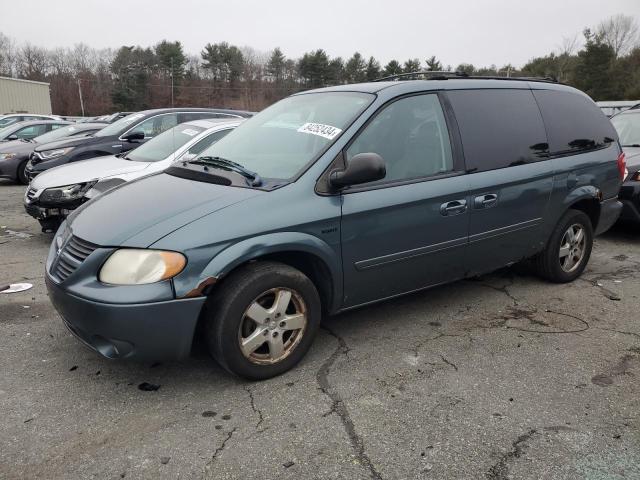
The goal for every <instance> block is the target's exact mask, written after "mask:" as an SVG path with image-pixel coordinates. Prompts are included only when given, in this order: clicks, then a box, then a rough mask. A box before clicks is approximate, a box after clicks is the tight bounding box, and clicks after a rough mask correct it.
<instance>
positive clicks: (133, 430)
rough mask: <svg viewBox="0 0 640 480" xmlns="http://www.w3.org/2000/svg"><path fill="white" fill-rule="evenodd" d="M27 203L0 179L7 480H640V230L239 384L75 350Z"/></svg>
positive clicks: (405, 315) (446, 299)
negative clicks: (566, 263) (24, 286)
mask: <svg viewBox="0 0 640 480" xmlns="http://www.w3.org/2000/svg"><path fill="white" fill-rule="evenodd" d="M23 193H24V187H19V186H16V185H13V184H11V183H10V182H8V181H3V180H0V284H2V283H15V282H30V283H32V284H33V285H34V287H33V288H32V289H31V290H29V291H26V292H22V293H14V294H0V360H1V362H2V370H1V374H0V412H2V415H0V432H1V434H0V478H2V479H31V478H38V479H75V478H99V479H120V478H126V479H165V478H166V479H191V478H197V479H276V478H277V479H307V478H309V479H440V480H441V479H483V478H484V479H490V480H498V479H508V478H513V479H585V478H586V479H632V478H633V479H637V478H640V434H639V429H638V427H639V425H640V396H639V393H640V382H639V375H640V315H639V312H640V301H639V295H640V230H637V229H632V228H630V227H616V228H615V229H614V230H613V231H611V232H609V233H607V234H605V235H604V236H602V237H599V238H598V239H597V241H596V245H595V247H594V251H593V255H592V258H591V262H590V264H589V266H588V269H587V271H586V272H585V273H584V275H583V276H582V278H580V279H579V280H578V281H576V282H574V283H572V284H568V285H554V284H550V283H546V282H544V281H542V280H540V279H538V278H536V277H534V276H532V275H530V274H528V273H527V272H526V271H523V270H522V269H504V270H501V271H499V272H496V273H494V274H492V275H488V276H486V277H482V278H479V279H474V280H467V281H461V282H457V283H454V284H451V285H447V286H444V287H439V288H436V289H433V290H430V291H426V292H422V293H417V294H412V295H409V296H405V297H403V298H400V299H397V300H393V301H389V302H386V303H381V304H378V305H375V306H371V307H367V308H362V309H359V310H357V311H353V312H350V313H347V314H342V315H339V316H336V317H333V318H329V319H326V320H325V321H324V325H323V328H322V330H321V331H320V333H319V335H318V337H317V339H316V341H315V343H314V345H313V347H312V348H311V351H310V352H309V354H308V355H307V357H306V358H305V359H304V360H303V361H302V363H301V364H300V365H299V366H298V367H297V368H295V369H294V370H292V371H290V372H288V373H286V374H285V375H282V376H280V377H277V378H274V379H271V380H268V381H264V382H255V383H251V382H246V381H243V380H240V379H238V378H234V377H232V376H230V375H228V374H227V373H225V372H224V371H223V370H222V369H221V368H219V367H218V366H217V365H216V364H215V363H214V362H213V361H212V360H210V359H209V357H208V356H207V354H206V352H204V351H196V353H195V355H194V357H193V358H191V359H189V360H186V361H184V362H179V363H166V364H140V363H132V362H123V361H108V360H106V359H103V358H101V357H99V356H98V355H97V354H95V353H93V352H91V351H89V350H87V349H86V348H85V347H83V346H82V345H81V344H79V343H78V341H76V340H75V339H74V338H73V337H72V336H71V335H70V334H69V333H68V332H67V331H66V329H65V328H64V326H63V325H62V322H61V321H60V318H59V317H58V315H57V314H56V312H55V311H54V309H53V308H52V306H51V305H50V303H49V301H48V298H47V294H46V289H45V286H44V279H43V269H44V261H45V257H46V254H47V250H48V246H49V243H50V241H51V238H52V236H51V235H47V234H42V233H41V232H40V229H39V226H38V224H37V223H36V222H35V221H34V220H33V219H32V218H31V217H29V216H28V215H26V214H25V213H24V210H23V207H22V195H23ZM114 217H115V215H114ZM112 220H113V219H112ZM122 220H123V221H125V218H123V219H122ZM145 384H146V385H145ZM141 386H142V387H141ZM156 387H158V388H156Z"/></svg>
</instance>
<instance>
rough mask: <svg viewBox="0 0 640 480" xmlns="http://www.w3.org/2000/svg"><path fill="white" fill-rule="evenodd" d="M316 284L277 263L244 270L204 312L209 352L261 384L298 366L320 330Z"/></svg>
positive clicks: (227, 281)
mask: <svg viewBox="0 0 640 480" xmlns="http://www.w3.org/2000/svg"><path fill="white" fill-rule="evenodd" d="M320 319H321V308H320V298H319V295H318V291H317V289H316V287H315V286H314V284H313V282H311V280H309V278H308V277H307V276H306V275H304V274H303V273H302V272H300V271H299V270H296V269H294V268H292V267H289V266H288V265H285V264H282V263H276V262H255V263H251V264H248V265H246V266H244V267H241V269H240V270H238V271H237V272H234V273H233V274H232V275H231V276H230V277H229V278H227V279H225V281H224V283H223V284H221V285H220V290H219V291H218V292H216V294H215V295H214V296H213V297H212V298H210V299H209V301H208V302H207V306H206V309H205V321H206V337H207V343H208V346H209V351H210V352H211V354H212V356H213V357H214V358H215V359H216V361H217V362H218V363H219V364H220V365H221V366H222V367H223V368H225V369H226V370H227V371H229V372H230V373H233V374H235V375H238V376H241V377H244V378H247V379H250V380H262V379H267V378H271V377H274V376H276V375H280V374H281V373H284V372H286V371H287V370H289V369H291V368H292V367H293V366H295V365H296V364H297V363H298V362H299V361H300V360H301V359H302V357H303V356H304V355H305V354H306V353H307V351H308V350H309V348H310V347H311V343H312V342H313V338H314V337H315V335H316V332H317V330H318V327H319V326H320Z"/></svg>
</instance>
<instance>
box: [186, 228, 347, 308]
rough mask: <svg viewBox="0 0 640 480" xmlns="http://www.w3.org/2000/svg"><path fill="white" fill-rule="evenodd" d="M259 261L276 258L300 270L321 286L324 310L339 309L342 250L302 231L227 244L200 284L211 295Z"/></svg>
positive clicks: (209, 265) (280, 233)
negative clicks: (240, 271) (238, 272)
mask: <svg viewBox="0 0 640 480" xmlns="http://www.w3.org/2000/svg"><path fill="white" fill-rule="evenodd" d="M260 260H270V261H277V262H281V263H283V264H285V265H289V266H291V267H293V268H296V269H298V270H300V271H301V272H302V273H304V274H305V275H306V276H307V277H309V278H310V279H311V281H312V282H313V283H314V285H315V286H316V288H317V289H318V293H319V294H320V299H321V301H322V306H323V310H325V311H326V312H335V311H336V310H337V309H338V308H339V304H340V299H341V298H342V269H341V266H340V252H339V251H336V250H335V249H334V248H332V247H331V246H330V245H329V244H327V243H326V242H324V241H323V240H321V239H319V238H318V237H315V236H313V235H309V234H306V233H300V232H279V233H272V234H267V235H261V236H259V237H253V238H250V239H245V240H244V241H241V242H238V243H236V244H233V245H231V246H230V247H227V248H226V249H224V250H223V251H221V252H220V253H218V254H217V255H216V256H215V257H214V258H213V259H212V260H211V261H210V262H209V263H208V264H207V266H206V267H205V268H204V270H203V271H202V273H201V274H200V277H199V284H200V285H203V284H208V286H206V287H205V288H204V289H203V293H204V294H210V293H211V292H213V291H215V289H216V287H218V286H219V285H221V284H222V283H223V282H224V281H225V278H227V277H228V276H229V275H231V274H232V273H233V272H234V271H236V270H237V269H238V268H240V267H242V266H244V265H247V264H249V263H251V262H256V261H260ZM211 279H214V280H211Z"/></svg>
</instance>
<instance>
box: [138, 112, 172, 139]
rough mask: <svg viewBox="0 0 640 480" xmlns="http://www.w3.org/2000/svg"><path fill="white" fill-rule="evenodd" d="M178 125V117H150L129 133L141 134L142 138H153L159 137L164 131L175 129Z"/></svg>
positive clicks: (170, 115) (169, 115)
mask: <svg viewBox="0 0 640 480" xmlns="http://www.w3.org/2000/svg"><path fill="white" fill-rule="evenodd" d="M177 124H178V115H177V114H175V113H171V114H168V115H158V116H157V117H151V118H148V119H147V120H145V121H144V122H142V123H140V124H139V125H137V126H136V127H135V128H134V129H133V130H132V131H131V132H132V133H133V132H143V133H144V138H146V139H149V138H153V137H155V136H156V135H160V134H161V133H162V132H164V131H165V130H168V129H170V128H172V127H175V126H176V125H177Z"/></svg>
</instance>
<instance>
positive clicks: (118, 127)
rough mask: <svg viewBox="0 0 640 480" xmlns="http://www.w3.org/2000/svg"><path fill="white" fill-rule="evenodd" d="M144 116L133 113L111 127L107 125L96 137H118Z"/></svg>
mask: <svg viewBox="0 0 640 480" xmlns="http://www.w3.org/2000/svg"><path fill="white" fill-rule="evenodd" d="M142 117H144V115H143V114H142V113H132V114H131V115H127V116H126V117H124V118H121V119H120V120H118V121H117V122H113V123H112V124H111V125H107V126H106V127H104V128H103V129H102V130H100V131H99V132H96V133H95V136H96V137H112V136H114V135H118V134H119V133H120V132H121V131H122V130H125V129H126V128H128V127H130V126H131V125H133V124H134V122H135V121H136V120H140V119H141V118H142Z"/></svg>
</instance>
